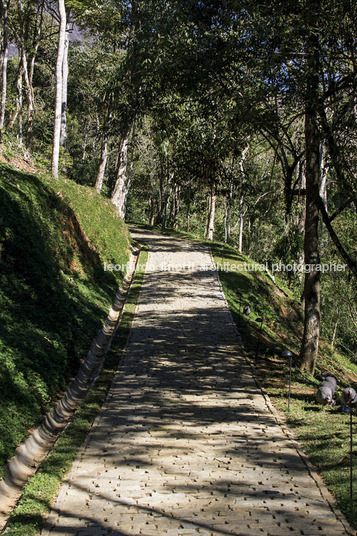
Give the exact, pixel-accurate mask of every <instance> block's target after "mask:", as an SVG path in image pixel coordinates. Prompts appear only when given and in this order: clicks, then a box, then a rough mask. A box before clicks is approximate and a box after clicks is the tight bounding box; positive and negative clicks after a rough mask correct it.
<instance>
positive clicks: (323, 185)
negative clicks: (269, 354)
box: [320, 143, 328, 212]
mask: <svg viewBox="0 0 357 536" xmlns="http://www.w3.org/2000/svg"><path fill="white" fill-rule="evenodd" d="M320 169H321V176H320V198H321V200H322V202H323V204H324V206H325V209H326V211H327V212H328V203H327V173H328V165H327V162H326V146H325V143H322V144H321V151H320Z"/></svg>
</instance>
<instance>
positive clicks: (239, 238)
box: [238, 143, 249, 253]
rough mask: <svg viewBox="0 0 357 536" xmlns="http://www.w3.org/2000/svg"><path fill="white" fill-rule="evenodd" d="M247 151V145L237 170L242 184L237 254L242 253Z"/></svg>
mask: <svg viewBox="0 0 357 536" xmlns="http://www.w3.org/2000/svg"><path fill="white" fill-rule="evenodd" d="M248 151H249V143H248V145H247V146H246V147H245V148H244V150H243V152H242V156H241V159H240V162H239V169H240V172H241V176H242V183H241V184H242V186H241V192H240V197H239V235H238V251H239V253H242V251H243V229H244V216H245V212H244V210H243V207H244V189H245V183H246V180H247V178H246V174H245V171H244V160H245V159H246V156H247V154H248Z"/></svg>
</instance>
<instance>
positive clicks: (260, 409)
mask: <svg viewBox="0 0 357 536" xmlns="http://www.w3.org/2000/svg"><path fill="white" fill-rule="evenodd" d="M134 234H135V238H136V239H138V240H139V241H141V242H143V243H147V244H148V246H149V248H150V253H149V259H148V266H147V272H146V275H145V279H144V282H143V288H142V292H141V295H140V297H139V301H138V305H137V310H136V315H135V318H134V321H133V324H132V329H131V332H130V336H129V340H128V343H127V347H126V350H125V352H124V357H123V360H122V363H121V366H120V368H119V370H118V372H117V375H116V378H115V380H114V382H113V385H112V388H111V390H110V393H109V396H108V398H107V401H106V403H105V405H104V407H103V408H102V410H101V412H100V414H99V415H98V417H97V419H96V422H95V423H94V425H93V428H92V430H91V432H90V434H89V435H88V437H87V440H86V442H85V444H84V446H83V448H82V450H81V452H80V455H79V457H78V459H77V460H76V462H75V463H74V464H73V467H72V470H71V472H70V473H69V475H68V477H67V478H66V480H65V481H64V483H63V485H62V487H61V490H60V493H59V495H58V498H57V500H56V502H55V504H54V506H53V510H52V513H51V514H50V516H49V518H48V519H47V522H46V526H45V529H44V530H43V531H42V536H55V535H56V536H60V535H61V536H64V535H76V536H80V535H85V536H89V535H95V536H104V535H109V534H114V535H116V536H129V535H130V536H137V535H139V534H140V535H144V536H150V535H157V534H165V535H168V536H171V535H172V536H183V535H192V536H193V535H195V534H204V535H207V536H213V535H217V536H218V535H228V534H234V535H237V536H238V535H239V536H258V535H260V534H261V535H266V536H268V535H274V536H280V535H281V536H286V535H287V534H292V535H302V534H305V535H316V534H319V535H321V536H323V535H324V536H337V535H338V536H341V535H344V534H349V532H348V527H347V523H346V522H345V521H344V518H343V517H342V516H341V515H340V514H339V513H338V515H337V516H336V514H335V513H334V512H333V511H332V509H331V506H330V503H329V500H330V498H329V494H328V493H327V491H326V489H325V488H324V486H323V484H322V483H321V482H320V480H319V479H318V478H317V477H316V476H315V475H314V473H313V471H311V469H309V466H308V465H307V464H306V463H305V460H304V456H303V455H301V453H300V451H299V450H297V448H296V443H295V442H294V441H293V440H292V439H291V436H290V434H289V433H288V432H287V431H286V430H285V428H284V427H283V426H281V424H279V421H278V419H277V417H276V415H275V412H274V411H273V410H272V408H271V405H270V402H269V400H268V399H267V397H266V395H264V394H263V393H262V391H261V390H260V389H259V387H258V386H257V383H256V381H255V378H254V373H253V372H252V368H251V366H250V364H249V363H248V362H247V360H246V359H245V357H244V355H243V352H242V348H241V346H240V342H239V335H238V333H237V331H236V327H235V325H234V324H233V321H232V319H231V316H230V313H229V310H228V307H227V304H226V301H225V298H224V295H223V292H222V289H221V286H220V283H219V280H218V277H217V274H216V272H214V271H213V270H211V269H210V265H211V256H210V253H209V251H208V250H207V249H206V247H205V246H202V245H200V244H196V243H191V242H188V241H185V240H182V239H177V238H172V237H164V236H159V235H155V234H153V233H150V232H146V231H137V232H136V233H134ZM169 267H170V268H171V270H167V268H169ZM173 268H176V270H175V271H174V270H173Z"/></svg>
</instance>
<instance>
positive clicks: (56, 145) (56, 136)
mask: <svg viewBox="0 0 357 536" xmlns="http://www.w3.org/2000/svg"><path fill="white" fill-rule="evenodd" d="M58 9H59V15H60V24H59V39H58V50H57V63H56V100H55V121H54V128H53V145H52V165H51V167H52V175H53V176H54V177H56V178H58V165H59V153H60V140H61V119H62V95H63V57H64V52H65V42H66V26H67V21H66V9H65V5H64V0H58Z"/></svg>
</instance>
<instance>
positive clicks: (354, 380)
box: [211, 244, 357, 527]
mask: <svg viewBox="0 0 357 536" xmlns="http://www.w3.org/2000/svg"><path fill="white" fill-rule="evenodd" d="M211 249H212V253H213V255H214V258H215V261H216V263H220V264H223V266H224V264H225V263H226V264H227V265H235V266H239V265H241V266H244V264H246V265H250V266H251V265H252V264H253V263H252V261H251V260H250V259H248V258H246V257H245V256H244V255H240V254H238V253H237V252H236V251H235V250H234V249H232V248H229V247H227V246H222V245H221V244H213V245H211ZM222 259H223V262H222ZM337 277H338V275H337ZM220 279H221V282H222V286H223V289H224V291H225V294H226V297H227V301H228V303H229V306H230V309H231V312H232V315H233V318H234V320H235V322H236V324H237V326H238V329H239V331H240V332H241V333H242V335H243V339H244V342H245V347H246V349H247V353H248V354H249V355H250V356H251V358H252V359H253V360H254V363H255V366H256V369H257V375H258V378H259V380H260V381H261V383H262V384H263V385H264V387H265V388H266V390H267V392H268V393H269V396H270V398H271V400H272V402H273V403H274V405H275V406H276V407H277V409H278V410H279V411H280V412H281V413H283V415H285V416H286V420H287V422H288V423H289V425H290V426H291V427H292V428H293V429H294V431H295V433H296V435H297V437H298V438H299V439H300V441H301V442H302V444H303V447H304V450H305V452H306V453H307V454H308V456H309V458H310V460H311V461H312V462H313V463H314V465H315V466H316V468H317V469H318V471H319V473H320V474H321V475H322V477H323V478H324V480H325V482H326V484H327V485H328V487H329V488H330V490H331V491H332V493H333V494H334V495H335V497H336V499H337V502H338V505H339V507H340V508H341V510H342V511H343V512H344V513H345V515H346V516H347V517H348V519H349V521H350V523H351V524H352V525H353V526H355V527H357V508H356V506H357V497H355V499H354V505H351V502H350V498H349V492H350V486H349V448H350V442H349V422H350V417H349V416H348V415H343V414H341V413H340V412H339V411H338V410H339V396H337V404H338V405H337V406H336V408H328V409H327V410H326V411H324V410H322V409H321V407H320V406H318V405H317V404H316V402H315V393H316V388H317V386H318V384H319V381H318V380H317V379H316V377H312V376H311V375H308V374H302V373H300V372H299V371H298V370H297V369H296V368H295V367H294V368H293V373H292V395H291V396H292V398H291V406H290V412H289V413H288V412H287V393H288V383H289V363H288V362H287V361H286V360H284V359H282V357H281V353H282V351H283V350H284V349H290V350H291V351H292V352H293V353H294V354H295V355H297V354H298V352H299V344H300V340H301V339H300V337H301V333H302V315H301V307H300V305H299V304H297V303H296V302H295V301H294V300H293V299H292V298H291V297H289V292H288V290H287V289H283V288H282V287H281V288H282V290H280V289H279V288H278V287H277V286H276V285H275V284H274V283H273V282H272V281H271V279H269V277H268V276H267V275H266V274H265V273H263V272H259V271H258V272H250V271H248V270H244V269H243V270H241V271H231V270H230V269H228V271H220ZM239 291H240V292H242V295H241V296H239V294H238V292H239ZM248 304H249V305H250V307H251V314H250V315H249V316H245V315H243V314H241V311H242V309H243V306H244V305H248ZM257 318H263V319H264V322H263V325H262V330H260V322H257V321H256V319H257ZM324 371H328V372H332V373H333V374H335V375H336V377H337V378H339V379H340V384H339V388H338V393H340V392H341V391H342V389H343V388H344V387H346V386H349V385H352V386H354V387H355V388H356V384H357V366H356V364H354V363H351V362H349V361H348V360H347V359H346V358H345V357H344V356H341V355H338V354H334V353H333V352H332V351H331V349H330V348H329V347H328V345H327V344H325V343H324V342H323V341H322V342H321V345H320V357H319V360H318V363H317V372H316V376H317V375H318V374H319V372H324ZM354 418H355V417H354ZM355 431H356V428H355V425H354V432H355ZM355 450H356V449H354V453H355ZM356 476H357V474H356V472H355V474H354V479H355V478H356ZM355 496H356V494H355Z"/></svg>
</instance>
